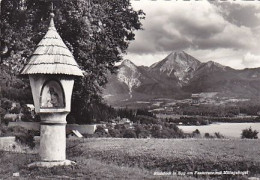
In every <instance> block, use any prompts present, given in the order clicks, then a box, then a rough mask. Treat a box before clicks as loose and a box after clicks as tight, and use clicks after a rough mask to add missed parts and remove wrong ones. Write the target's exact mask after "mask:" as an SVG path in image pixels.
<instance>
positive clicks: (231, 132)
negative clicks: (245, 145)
mask: <svg viewBox="0 0 260 180" xmlns="http://www.w3.org/2000/svg"><path fill="white" fill-rule="evenodd" d="M250 126H251V127H252V129H253V130H257V131H258V132H260V123H212V124H209V125H205V126H184V125H178V127H179V128H180V129H182V130H183V131H184V132H186V133H191V132H192V131H194V130H196V129H198V130H199V131H200V134H201V135H202V136H204V134H205V133H209V134H211V135H214V133H215V132H219V133H220V134H222V135H224V136H225V137H231V138H240V137H241V133H242V130H243V129H246V128H249V127H250ZM258 136H259V138H260V133H259V134H258Z"/></svg>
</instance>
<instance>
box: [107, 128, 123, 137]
mask: <svg viewBox="0 0 260 180" xmlns="http://www.w3.org/2000/svg"><path fill="white" fill-rule="evenodd" d="M108 133H109V134H110V136H111V137H115V138H120V137H122V136H121V133H120V130H118V129H112V128H109V129H108Z"/></svg>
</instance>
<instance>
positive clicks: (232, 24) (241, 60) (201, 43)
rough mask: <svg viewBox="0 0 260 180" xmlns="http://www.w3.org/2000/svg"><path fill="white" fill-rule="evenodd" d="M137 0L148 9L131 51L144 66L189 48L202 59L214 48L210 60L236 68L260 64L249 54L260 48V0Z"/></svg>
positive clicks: (137, 2) (136, 7)
mask: <svg viewBox="0 0 260 180" xmlns="http://www.w3.org/2000/svg"><path fill="white" fill-rule="evenodd" d="M132 4H133V7H134V8H135V9H143V10H144V12H145V13H146V19H145V20H144V21H143V26H144V30H143V31H138V32H136V40H135V41H133V42H131V44H130V46H129V49H128V55H126V57H127V58H129V57H130V58H131V60H133V61H135V62H137V64H139V65H140V64H143V65H150V64H152V63H154V62H156V61H159V60H161V59H163V57H162V55H165V56H167V54H169V53H170V52H172V51H179V50H184V51H188V52H191V53H194V54H196V55H198V56H197V58H198V59H199V60H200V59H203V57H205V56H206V55H205V54H203V53H208V54H210V55H211V57H212V58H211V59H210V60H213V61H214V60H215V59H216V60H215V61H218V62H220V63H221V62H222V64H223V65H228V66H231V67H233V68H239V69H240V68H244V67H247V66H250V67H251V66H254V65H255V66H258V64H257V63H251V61H250V62H249V61H246V59H247V58H249V55H248V53H251V54H257V52H259V51H260V46H259V44H260V42H259V39H260V4H259V5H258V4H257V3H244V2H241V3H238V2H236V1H235V2H232V3H231V2H225V3H220V2H215V1H213V2H212V1H199V2H196V1H194V2H193V1H188V2H185V1H148V0H142V1H132ZM191 55H193V54H191ZM226 56H229V58H226ZM214 57H215V58H214ZM221 57H222V59H223V60H221ZM130 58H129V59H130ZM156 58H160V59H156ZM137 60H138V61H137ZM203 61H204V60H203ZM205 61H206V60H205ZM246 63H249V64H248V65H247V64H246Z"/></svg>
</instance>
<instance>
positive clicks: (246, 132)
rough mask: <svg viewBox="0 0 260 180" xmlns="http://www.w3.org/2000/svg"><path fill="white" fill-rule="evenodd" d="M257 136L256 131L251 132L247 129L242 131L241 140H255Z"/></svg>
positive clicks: (250, 129)
mask: <svg viewBox="0 0 260 180" xmlns="http://www.w3.org/2000/svg"><path fill="white" fill-rule="evenodd" d="M257 134H258V131H256V130H252V128H251V127H250V128H248V129H243V130H242V134H241V138H242V139H244V138H247V139H257V138H258V137H257Z"/></svg>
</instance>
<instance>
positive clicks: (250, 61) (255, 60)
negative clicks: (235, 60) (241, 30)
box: [243, 52, 260, 68]
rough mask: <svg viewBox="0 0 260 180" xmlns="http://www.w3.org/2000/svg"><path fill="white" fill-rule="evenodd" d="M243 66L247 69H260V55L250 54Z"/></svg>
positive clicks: (245, 57)
mask: <svg viewBox="0 0 260 180" xmlns="http://www.w3.org/2000/svg"><path fill="white" fill-rule="evenodd" d="M243 64H244V66H245V67H247V68H253V67H260V55H255V54H252V53H250V52H248V53H247V54H246V55H245V56H244V58H243Z"/></svg>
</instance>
